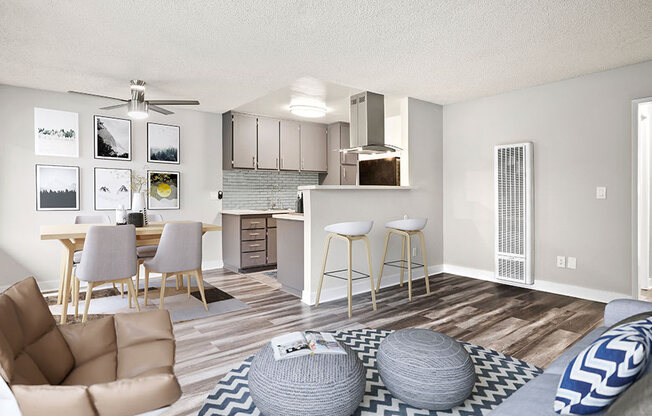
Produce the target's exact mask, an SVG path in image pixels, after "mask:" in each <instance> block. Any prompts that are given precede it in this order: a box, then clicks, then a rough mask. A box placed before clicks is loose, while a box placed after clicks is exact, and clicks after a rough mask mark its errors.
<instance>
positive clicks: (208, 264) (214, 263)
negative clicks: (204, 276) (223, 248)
mask: <svg viewBox="0 0 652 416" xmlns="http://www.w3.org/2000/svg"><path fill="white" fill-rule="evenodd" d="M223 267H224V261H222V260H206V261H202V263H201V269H202V270H215V269H222V268H223Z"/></svg>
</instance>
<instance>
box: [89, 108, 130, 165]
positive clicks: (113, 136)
mask: <svg viewBox="0 0 652 416" xmlns="http://www.w3.org/2000/svg"><path fill="white" fill-rule="evenodd" d="M93 124H94V131H95V159H110V160H131V120H127V119H122V118H115V117H105V116H93Z"/></svg>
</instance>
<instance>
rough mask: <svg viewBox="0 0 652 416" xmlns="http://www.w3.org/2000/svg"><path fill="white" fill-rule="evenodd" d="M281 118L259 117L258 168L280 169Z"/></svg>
mask: <svg viewBox="0 0 652 416" xmlns="http://www.w3.org/2000/svg"><path fill="white" fill-rule="evenodd" d="M279 134H280V130H279V120H277V119H273V118H267V117H258V151H257V157H258V165H257V167H258V169H278V166H279V139H280V136H279Z"/></svg>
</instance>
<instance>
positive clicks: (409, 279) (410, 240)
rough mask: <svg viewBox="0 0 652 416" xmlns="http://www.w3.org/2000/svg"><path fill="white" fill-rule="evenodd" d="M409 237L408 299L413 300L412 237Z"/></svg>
mask: <svg viewBox="0 0 652 416" xmlns="http://www.w3.org/2000/svg"><path fill="white" fill-rule="evenodd" d="M406 239H407V258H408V300H412V238H410V237H406Z"/></svg>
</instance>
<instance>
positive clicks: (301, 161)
mask: <svg viewBox="0 0 652 416" xmlns="http://www.w3.org/2000/svg"><path fill="white" fill-rule="evenodd" d="M301 169H303V159H301Z"/></svg>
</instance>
